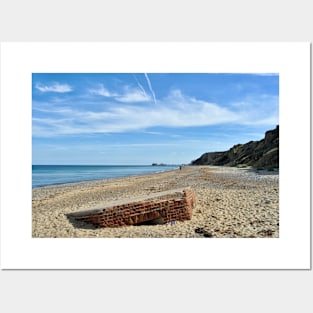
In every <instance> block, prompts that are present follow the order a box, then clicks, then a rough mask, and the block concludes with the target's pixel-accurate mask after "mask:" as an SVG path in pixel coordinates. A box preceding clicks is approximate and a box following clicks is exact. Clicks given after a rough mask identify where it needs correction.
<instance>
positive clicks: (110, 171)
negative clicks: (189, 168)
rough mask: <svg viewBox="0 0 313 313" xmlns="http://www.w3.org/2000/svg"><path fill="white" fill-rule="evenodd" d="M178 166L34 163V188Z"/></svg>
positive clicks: (166, 169)
mask: <svg viewBox="0 0 313 313" xmlns="http://www.w3.org/2000/svg"><path fill="white" fill-rule="evenodd" d="M178 167H179V166H178V165H33V166H32V188H36V187H43V186H49V185H59V184H66V183H75V182H82V181H90V180H99V179H108V178H118V177H127V176H135V175H142V174H150V173H157V172H164V171H170V170H173V169H177V168H178Z"/></svg>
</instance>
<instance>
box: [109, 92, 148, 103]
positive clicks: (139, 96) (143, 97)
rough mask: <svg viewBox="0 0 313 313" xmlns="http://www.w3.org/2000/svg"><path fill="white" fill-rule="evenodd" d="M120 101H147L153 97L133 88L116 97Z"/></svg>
mask: <svg viewBox="0 0 313 313" xmlns="http://www.w3.org/2000/svg"><path fill="white" fill-rule="evenodd" d="M115 99H116V100H117V101H120V102H127V103H131V102H147V101H150V100H151V98H150V97H149V96H148V95H147V94H146V93H144V92H143V91H141V90H137V89H133V90H127V91H126V92H125V93H124V94H123V95H121V96H119V97H116V98H115Z"/></svg>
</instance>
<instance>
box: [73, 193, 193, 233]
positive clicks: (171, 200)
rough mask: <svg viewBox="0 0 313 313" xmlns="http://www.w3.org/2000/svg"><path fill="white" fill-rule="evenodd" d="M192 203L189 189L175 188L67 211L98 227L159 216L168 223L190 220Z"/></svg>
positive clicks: (115, 225) (145, 220)
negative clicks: (72, 211)
mask: <svg viewBox="0 0 313 313" xmlns="http://www.w3.org/2000/svg"><path fill="white" fill-rule="evenodd" d="M195 205H196V198H195V193H194V191H193V190H192V189H190V188H187V189H175V190H169V191H165V192H158V193H154V194H151V195H148V196H145V197H140V198H130V199H127V200H121V201H114V202H110V203H106V204H103V205H98V206H96V207H92V208H88V209H84V210H80V211H77V212H74V213H69V214H67V217H68V218H74V219H75V220H78V221H83V222H86V223H91V224H94V225H97V226H101V227H119V226H128V225H136V224H140V223H144V222H148V221H153V220H158V219H159V220H161V221H162V222H164V223H169V222H172V221H184V220H190V219H191V217H192V209H193V208H194V207H195Z"/></svg>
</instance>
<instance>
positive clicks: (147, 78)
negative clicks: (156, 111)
mask: <svg viewBox="0 0 313 313" xmlns="http://www.w3.org/2000/svg"><path fill="white" fill-rule="evenodd" d="M145 77H146V80H147V83H148V86H149V89H150V92H151V94H152V97H153V101H154V104H156V98H155V93H154V91H153V89H152V86H151V82H150V79H149V77H148V75H147V73H145Z"/></svg>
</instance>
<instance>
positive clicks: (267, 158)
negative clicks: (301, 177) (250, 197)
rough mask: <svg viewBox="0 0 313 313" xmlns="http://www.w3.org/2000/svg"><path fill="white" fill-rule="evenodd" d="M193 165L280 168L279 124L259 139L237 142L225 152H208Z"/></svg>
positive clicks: (192, 163)
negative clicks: (243, 142) (242, 142)
mask: <svg viewBox="0 0 313 313" xmlns="http://www.w3.org/2000/svg"><path fill="white" fill-rule="evenodd" d="M191 165H226V166H252V167H254V168H266V169H273V168H279V126H278V125H277V126H276V128H275V129H273V130H269V131H267V132H266V133H265V137H264V138H263V139H262V140H259V141H249V142H248V143H245V144H237V145H235V146H233V147H232V148H231V149H229V150H227V151H223V152H207V153H204V154H203V155H201V156H200V158H198V159H196V160H194V161H192V162H191Z"/></svg>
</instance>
